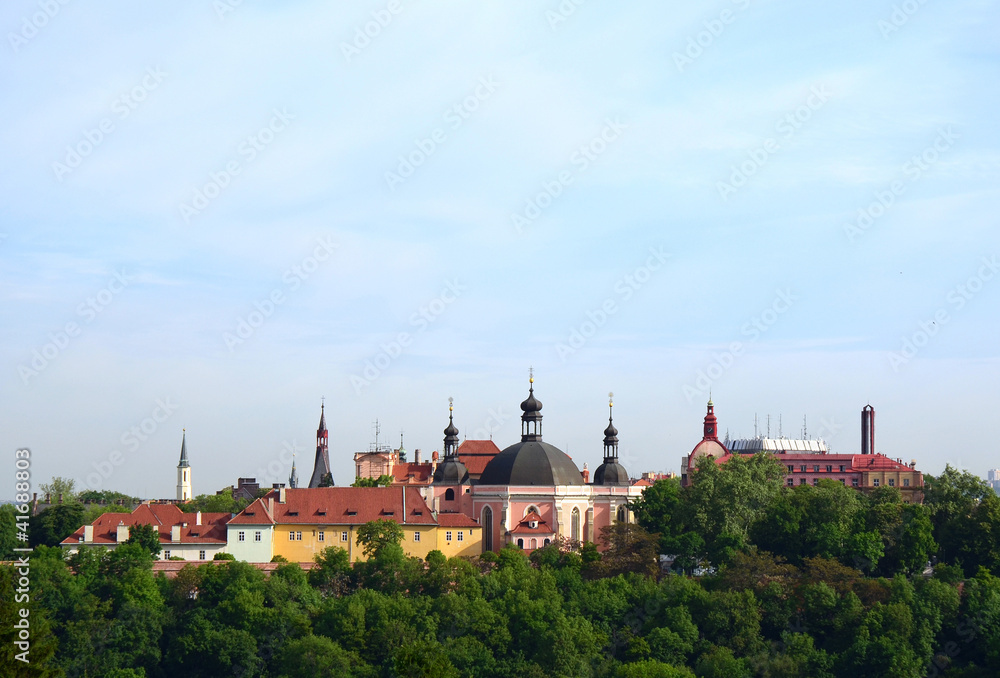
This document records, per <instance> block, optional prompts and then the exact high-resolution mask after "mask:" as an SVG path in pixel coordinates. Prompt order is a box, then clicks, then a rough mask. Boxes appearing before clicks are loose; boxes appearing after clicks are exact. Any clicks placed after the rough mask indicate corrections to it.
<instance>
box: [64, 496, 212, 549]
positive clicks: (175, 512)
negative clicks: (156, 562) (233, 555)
mask: <svg viewBox="0 0 1000 678" xmlns="http://www.w3.org/2000/svg"><path fill="white" fill-rule="evenodd" d="M230 517H231V516H230V514H228V513H202V514H201V525H196V524H195V522H196V521H197V519H198V518H197V514H195V513H184V512H183V511H181V510H180V509H179V508H178V507H177V506H176V505H175V504H142V505H140V506H138V507H136V509H135V510H134V511H132V513H103V514H101V515H100V516H98V517H97V519H96V520H95V521H94V522H93V523H91V525H93V527H94V538H93V541H92V542H86V543H88V544H99V545H101V544H103V545H108V546H110V545H114V544H117V543H118V526H119V525H125V526H128V527H131V526H132V525H152V526H153V527H155V528H156V529H157V531H158V532H159V533H160V543H161V544H171V543H174V542H173V541H172V540H171V538H170V537H171V529H170V528H171V527H173V526H174V525H183V524H184V523H187V527H181V533H180V543H182V544H197V543H202V544H217V543H225V542H226V523H228V522H229V518H230ZM85 529H86V526H82V527H80V528H79V529H78V530H76V532H74V533H73V534H71V535H70V536H68V537H66V538H65V539H63V540H62V542H61V543H62V544H66V545H72V544H79V543H81V542H82V541H83V536H84V530H85Z"/></svg>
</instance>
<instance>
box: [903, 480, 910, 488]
mask: <svg viewBox="0 0 1000 678" xmlns="http://www.w3.org/2000/svg"><path fill="white" fill-rule="evenodd" d="M909 486H910V479H909V478H903V487H909Z"/></svg>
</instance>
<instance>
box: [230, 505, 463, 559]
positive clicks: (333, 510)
mask: <svg viewBox="0 0 1000 678" xmlns="http://www.w3.org/2000/svg"><path fill="white" fill-rule="evenodd" d="M259 501H260V503H261V504H262V505H263V507H264V508H265V509H266V511H267V513H268V515H269V518H271V519H272V520H273V521H274V524H273V536H272V537H271V544H272V550H271V555H272V557H273V556H282V557H284V558H287V559H288V560H289V561H291V562H299V563H304V562H312V560H313V558H314V557H315V556H316V554H318V553H320V552H321V551H322V550H323V549H325V548H327V547H329V546H339V547H341V548H343V549H345V550H346V551H347V553H348V555H349V556H350V559H351V562H355V561H357V560H364V559H365V555H364V552H363V551H362V548H361V546H360V545H359V544H358V541H357V539H358V528H359V527H361V526H362V525H364V524H365V523H368V522H371V521H373V520H392V521H394V522H396V523H398V524H399V526H400V527H401V528H403V541H402V543H401V546H402V547H403V551H404V552H405V553H406V555H408V556H416V557H418V558H425V557H426V556H427V554H428V553H429V552H431V551H433V550H434V549H438V550H440V551H442V552H443V553H444V554H445V556H447V557H451V556H458V555H478V554H480V553H482V530H481V529H480V527H479V524H478V523H476V522H475V521H474V520H472V519H471V518H469V517H467V516H465V515H462V514H441V515H439V516H437V517H435V516H434V515H433V513H432V512H431V510H430V507H428V506H427V503H426V502H425V501H424V499H423V497H421V496H420V492H419V490H418V489H417V488H415V487H403V486H394V487H314V488H295V489H291V488H289V489H281V490H279V491H277V492H272V493H270V494H269V495H268V496H267V497H265V498H264V499H262V500H259ZM249 508H250V507H248V509H249ZM241 515H242V514H241ZM239 518H240V516H237V517H236V518H234V520H235V521H236V522H237V523H239Z"/></svg>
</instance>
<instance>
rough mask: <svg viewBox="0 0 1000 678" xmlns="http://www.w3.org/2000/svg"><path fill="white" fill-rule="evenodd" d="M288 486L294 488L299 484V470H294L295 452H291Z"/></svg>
mask: <svg viewBox="0 0 1000 678" xmlns="http://www.w3.org/2000/svg"><path fill="white" fill-rule="evenodd" d="M288 486H289V487H291V488H293V489H294V488H296V487H298V486H299V472H298V471H296V470H295V453H294V452H293V453H292V473H291V474H290V475H289V476H288Z"/></svg>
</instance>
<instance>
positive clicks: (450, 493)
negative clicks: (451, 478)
mask: <svg viewBox="0 0 1000 678" xmlns="http://www.w3.org/2000/svg"><path fill="white" fill-rule="evenodd" d="M444 500H445V501H455V490H453V489H451V488H450V487H449V488H448V489H447V490H445V491H444Z"/></svg>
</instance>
